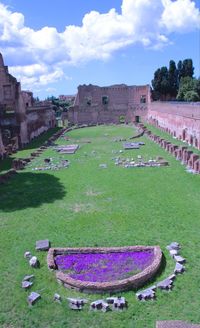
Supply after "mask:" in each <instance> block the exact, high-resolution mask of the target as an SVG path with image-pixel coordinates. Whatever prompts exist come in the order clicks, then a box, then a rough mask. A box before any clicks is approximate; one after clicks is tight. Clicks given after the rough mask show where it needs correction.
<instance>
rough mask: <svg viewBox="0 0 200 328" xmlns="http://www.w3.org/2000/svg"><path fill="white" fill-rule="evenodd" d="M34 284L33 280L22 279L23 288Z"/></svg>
mask: <svg viewBox="0 0 200 328" xmlns="http://www.w3.org/2000/svg"><path fill="white" fill-rule="evenodd" d="M32 285H33V283H32V282H31V281H26V280H23V281H22V288H23V289H28V288H30V287H31V286H32Z"/></svg>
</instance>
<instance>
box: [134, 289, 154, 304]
mask: <svg viewBox="0 0 200 328" xmlns="http://www.w3.org/2000/svg"><path fill="white" fill-rule="evenodd" d="M155 289H156V286H153V287H151V288H148V289H145V290H143V291H140V292H138V293H136V298H137V299H138V300H139V301H146V300H152V299H154V298H155Z"/></svg>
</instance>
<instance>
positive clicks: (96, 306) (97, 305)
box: [90, 300, 110, 312]
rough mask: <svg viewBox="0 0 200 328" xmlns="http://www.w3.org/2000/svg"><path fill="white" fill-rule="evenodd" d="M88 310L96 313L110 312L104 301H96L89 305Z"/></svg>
mask: <svg viewBox="0 0 200 328" xmlns="http://www.w3.org/2000/svg"><path fill="white" fill-rule="evenodd" d="M90 310H93V311H97V310H101V311H102V312H107V311H109V310H110V308H109V304H108V303H107V302H105V301H104V300H97V301H94V302H92V303H91V304H90Z"/></svg>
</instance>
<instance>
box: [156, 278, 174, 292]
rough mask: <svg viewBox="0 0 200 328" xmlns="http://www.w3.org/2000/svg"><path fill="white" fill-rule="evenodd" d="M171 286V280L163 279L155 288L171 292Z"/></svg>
mask: <svg viewBox="0 0 200 328" xmlns="http://www.w3.org/2000/svg"><path fill="white" fill-rule="evenodd" d="M172 285H173V280H171V279H169V278H167V279H164V280H163V281H160V282H159V283H158V284H157V287H158V288H160V289H162V290H171V289H172Z"/></svg>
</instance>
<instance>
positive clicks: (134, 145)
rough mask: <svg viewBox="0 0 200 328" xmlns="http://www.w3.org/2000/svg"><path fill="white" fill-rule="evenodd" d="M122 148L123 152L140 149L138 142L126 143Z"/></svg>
mask: <svg viewBox="0 0 200 328" xmlns="http://www.w3.org/2000/svg"><path fill="white" fill-rule="evenodd" d="M123 147H124V149H125V150H128V149H139V148H140V145H139V143H138V142H127V143H125V144H123Z"/></svg>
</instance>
